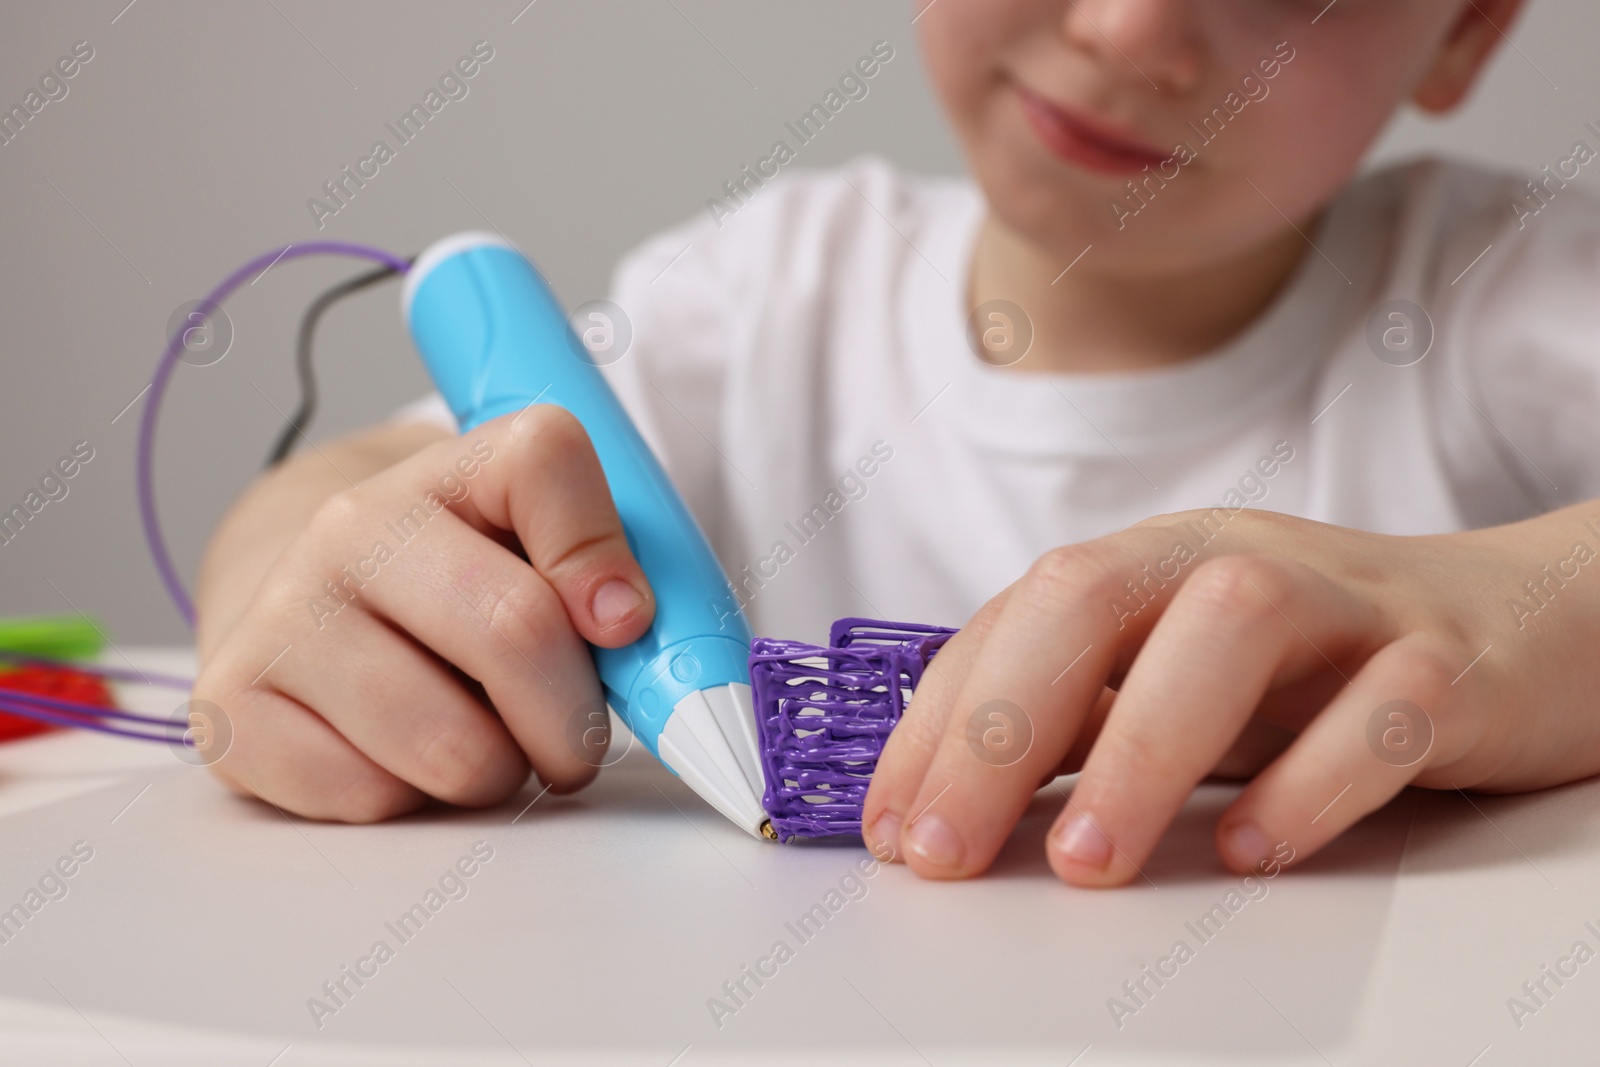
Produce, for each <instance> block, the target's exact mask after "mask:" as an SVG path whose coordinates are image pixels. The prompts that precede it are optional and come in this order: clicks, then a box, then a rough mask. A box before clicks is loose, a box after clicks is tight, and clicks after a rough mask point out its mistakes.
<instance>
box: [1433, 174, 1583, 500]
mask: <svg viewBox="0 0 1600 1067" xmlns="http://www.w3.org/2000/svg"><path fill="white" fill-rule="evenodd" d="M1484 204H1485V207H1484V211H1485V212H1486V213H1487V215H1488V218H1489V219H1492V220H1498V221H1496V222H1495V223H1494V224H1493V225H1492V226H1490V227H1487V228H1486V227H1483V226H1468V227H1464V228H1463V229H1462V231H1461V239H1460V240H1458V241H1456V242H1453V247H1452V246H1451V245H1446V246H1444V247H1443V248H1442V250H1441V255H1440V260H1441V267H1442V269H1441V271H1440V273H1439V275H1438V277H1439V281H1438V282H1437V283H1436V284H1437V290H1438V291H1439V292H1440V293H1441V294H1443V293H1449V295H1448V296H1441V297H1440V298H1439V302H1440V303H1441V304H1443V305H1444V306H1446V307H1447V309H1448V310H1447V313H1446V315H1445V316H1444V317H1443V318H1442V320H1441V321H1440V322H1438V323H1436V328H1437V329H1438V330H1439V337H1438V339H1437V341H1438V343H1439V344H1440V345H1441V355H1442V356H1443V359H1442V360H1441V365H1440V367H1439V368H1438V372H1440V377H1441V378H1442V379H1443V381H1442V382H1441V387H1436V389H1435V393H1436V396H1437V397H1438V403H1439V404H1440V414H1439V418H1440V428H1441V439H1442V443H1443V445H1444V455H1445V459H1446V462H1447V464H1449V465H1452V466H1454V467H1455V468H1456V474H1457V479H1458V480H1459V481H1461V482H1464V483H1468V484H1466V486H1465V489H1466V492H1464V493H1463V497H1464V498H1466V499H1475V500H1480V501H1495V502H1496V504H1495V506H1494V508H1493V511H1494V513H1492V514H1483V515H1480V516H1477V518H1478V519H1479V520H1480V521H1481V522H1485V523H1488V522H1504V521H1511V520H1513V519H1516V518H1521V517H1526V516H1528V515H1535V514H1540V513H1542V512H1545V511H1549V510H1552V509H1555V508H1560V507H1565V506H1568V505H1571V504H1575V503H1579V502H1582V501H1585V500H1593V499H1595V498H1597V497H1600V432H1597V431H1600V199H1596V198H1595V197H1593V196H1591V195H1590V194H1588V193H1586V192H1584V191H1583V190H1581V189H1579V188H1578V187H1577V186H1575V185H1569V186H1568V187H1566V188H1564V189H1560V190H1557V191H1556V195H1555V196H1554V198H1553V199H1552V200H1551V201H1550V202H1549V203H1547V204H1545V205H1544V207H1543V208H1542V210H1540V211H1539V212H1538V214H1536V215H1532V216H1529V215H1528V214H1527V212H1528V209H1529V207H1528V206H1529V205H1530V204H1531V205H1533V206H1537V205H1538V204H1539V201H1538V200H1537V199H1535V198H1534V194H1533V193H1532V192H1531V191H1530V189H1529V187H1528V184H1527V183H1526V182H1524V181H1521V180H1516V179H1507V180H1503V181H1501V182H1498V183H1496V185H1495V186H1494V188H1493V190H1492V192H1491V194H1490V195H1488V196H1487V197H1485V198H1484ZM1518 205H1522V208H1521V210H1518V207H1517V206H1518ZM1480 253H1481V254H1482V259H1481V261H1480V262H1478V263H1477V264H1476V265H1475V266H1474V267H1472V268H1471V269H1470V270H1469V271H1468V272H1467V273H1466V275H1465V277H1459V278H1457V279H1456V280H1452V279H1451V278H1450V277H1449V275H1451V274H1452V273H1453V272H1454V271H1455V269H1456V268H1457V266H1458V265H1465V264H1467V263H1468V262H1469V261H1471V260H1472V257H1474V256H1477V255H1479V254H1480ZM1452 290H1453V291H1452ZM1471 483H1477V484H1471Z"/></svg>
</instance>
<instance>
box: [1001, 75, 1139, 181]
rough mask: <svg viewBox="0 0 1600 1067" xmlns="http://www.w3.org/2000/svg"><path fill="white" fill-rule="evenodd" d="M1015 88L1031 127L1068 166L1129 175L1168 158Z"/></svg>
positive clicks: (1097, 123) (1021, 88) (1107, 127)
mask: <svg viewBox="0 0 1600 1067" xmlns="http://www.w3.org/2000/svg"><path fill="white" fill-rule="evenodd" d="M1014 84H1015V85H1016V90H1017V96H1018V97H1019V98H1020V99H1021V101H1022V112H1023V114H1024V115H1026V116H1027V119H1028V125H1029V126H1032V127H1033V132H1034V133H1035V134H1037V135H1038V137H1039V140H1041V141H1043V142H1044V146H1045V147H1046V148H1048V149H1049V150H1050V151H1051V153H1053V154H1054V155H1056V156H1059V157H1060V158H1062V159H1064V160H1066V161H1067V162H1068V163H1075V164H1077V165H1078V166H1080V167H1084V168H1086V169H1088V170H1092V171H1097V172H1099V173H1101V174H1130V173H1133V172H1135V171H1140V170H1143V169H1144V168H1145V167H1153V166H1155V165H1157V164H1158V163H1161V162H1163V161H1165V160H1166V159H1167V158H1168V154H1167V153H1165V152H1162V151H1160V150H1158V149H1155V148H1151V147H1150V146H1149V145H1147V144H1144V143H1143V142H1141V141H1138V140H1136V139H1135V138H1133V137H1131V136H1130V135H1128V134H1125V133H1122V132H1120V131H1118V130H1115V129H1113V128H1112V127H1109V126H1106V125H1104V124H1103V123H1099V122H1096V121H1095V120H1093V119H1091V118H1088V117H1087V116H1084V115H1080V114H1075V113H1073V112H1070V111H1067V110H1066V109H1064V108H1062V107H1060V106H1058V105H1056V104H1052V103H1051V102H1050V101H1048V100H1046V99H1045V98H1044V97H1042V96H1040V95H1038V94H1037V93H1035V92H1033V91H1032V90H1030V89H1029V88H1028V87H1027V86H1025V85H1022V84H1021V83H1020V82H1018V83H1014Z"/></svg>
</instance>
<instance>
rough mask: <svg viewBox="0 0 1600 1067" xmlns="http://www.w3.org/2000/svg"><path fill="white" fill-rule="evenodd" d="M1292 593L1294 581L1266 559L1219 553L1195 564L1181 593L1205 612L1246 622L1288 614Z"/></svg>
mask: <svg viewBox="0 0 1600 1067" xmlns="http://www.w3.org/2000/svg"><path fill="white" fill-rule="evenodd" d="M1294 594H1295V587H1294V584H1293V583H1292V582H1291V581H1290V580H1289V579H1288V576H1287V575H1285V574H1284V573H1283V572H1282V570H1280V569H1279V568H1278V567H1276V566H1273V565H1272V564H1271V563H1270V562H1268V561H1266V560H1263V559H1260V558H1257V557H1255V556H1220V557H1218V558H1216V559H1210V560H1206V561H1205V562H1204V563H1202V564H1200V565H1199V566H1198V567H1196V568H1195V572H1194V574H1193V576H1191V577H1190V579H1189V581H1188V582H1187V583H1185V586H1184V589H1183V592H1182V594H1181V595H1182V596H1183V597H1184V599H1185V600H1186V601H1187V602H1189V603H1190V604H1192V605H1194V606H1195V607H1197V608H1199V609H1200V610H1202V611H1204V612H1205V613H1207V614H1209V615H1214V616H1218V617H1221V618H1224V619H1230V620H1236V621H1238V622H1242V623H1245V624H1247V625H1249V624H1255V623H1259V622H1263V621H1269V620H1273V619H1277V618H1279V617H1280V616H1279V612H1283V613H1284V614H1286V615H1287V614H1289V613H1290V612H1289V608H1290V604H1291V602H1292V601H1293V599H1294Z"/></svg>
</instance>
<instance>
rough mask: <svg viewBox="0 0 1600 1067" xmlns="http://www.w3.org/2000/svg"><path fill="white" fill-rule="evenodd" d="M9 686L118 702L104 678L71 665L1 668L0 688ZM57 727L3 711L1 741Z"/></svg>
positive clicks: (109, 704)
mask: <svg viewBox="0 0 1600 1067" xmlns="http://www.w3.org/2000/svg"><path fill="white" fill-rule="evenodd" d="M6 689H9V690H12V691H13V692H21V693H35V694H37V695H39V696H47V697H54V698H55V699H57V700H73V701H77V702H78V703H80V704H94V705H97V706H99V707H106V708H114V707H116V706H117V705H116V700H115V698H114V697H112V695H111V689H110V687H108V686H107V685H106V683H105V682H104V681H102V680H101V679H99V678H97V677H95V676H94V675H92V674H85V673H83V672H82V671H76V670H73V669H72V668H71V667H54V666H51V667H46V666H42V665H38V664H32V663H30V664H25V665H24V666H21V667H13V668H3V669H0V690H6ZM56 729H61V727H57V726H53V725H51V724H50V723H47V722H39V721H38V720H37V719H28V718H24V717H23V716H21V715H11V714H8V713H6V712H4V711H0V742H5V741H15V740H16V739H18V738H20V737H29V736H31V735H33V734H38V733H43V732H45V731H46V730H56Z"/></svg>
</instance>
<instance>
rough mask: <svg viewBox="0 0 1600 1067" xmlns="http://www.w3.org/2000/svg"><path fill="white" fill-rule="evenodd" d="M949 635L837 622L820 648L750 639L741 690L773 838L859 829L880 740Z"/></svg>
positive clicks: (935, 629) (896, 625) (943, 630)
mask: <svg viewBox="0 0 1600 1067" xmlns="http://www.w3.org/2000/svg"><path fill="white" fill-rule="evenodd" d="M953 633H955V631H954V630H952V629H949V628H948V627H944V626H922V625H918V624H915V623H903V622H880V621H878V620H875V619H840V620H839V621H838V622H836V623H834V624H833V629H832V630H831V631H830V632H829V634H828V645H827V647H825V648H824V647H820V646H818V645H808V644H805V643H804V642H801V641H787V640H780V639H777V638H770V637H758V638H756V639H755V641H754V642H753V643H752V644H751V646H750V685H751V692H752V695H753V696H754V703H755V709H756V731H757V733H758V734H759V736H760V742H761V770H762V773H763V774H764V775H765V776H766V780H767V789H766V794H765V795H764V796H763V797H762V805H763V806H764V807H765V808H766V810H767V816H768V819H769V820H770V822H771V825H772V830H773V833H774V834H775V835H776V837H777V839H778V840H779V841H781V842H789V841H792V840H794V839H795V838H800V837H833V836H838V835H844V834H859V833H860V832H861V805H862V802H863V801H864V800H865V799H866V796H867V786H868V785H869V784H871V782H872V772H873V771H874V770H876V769H877V766H878V755H879V753H881V752H882V751H883V743H884V741H885V740H887V739H888V737H889V731H891V730H893V729H894V727H895V724H896V723H898V722H899V721H900V715H901V713H902V712H904V711H905V706H906V702H907V700H908V699H909V698H910V696H911V691H912V690H913V689H915V688H916V686H917V683H918V682H920V681H921V680H922V672H923V670H924V669H925V668H926V667H927V665H928V661H929V660H930V659H932V658H933V655H934V653H936V652H938V651H939V649H940V648H941V647H942V646H943V645H944V643H945V642H946V641H948V640H949V639H950V635H951V634H953Z"/></svg>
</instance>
